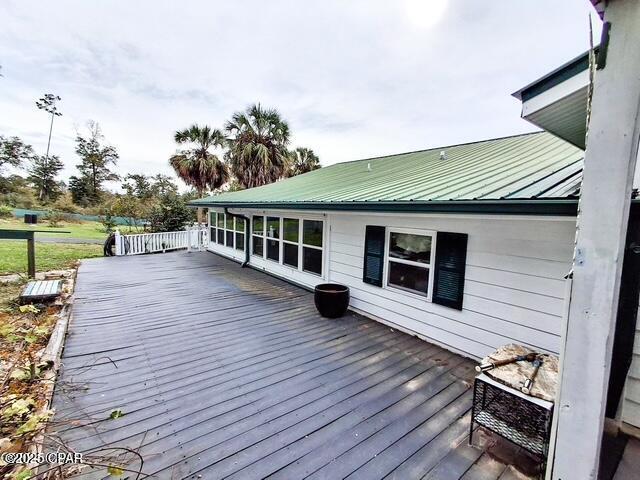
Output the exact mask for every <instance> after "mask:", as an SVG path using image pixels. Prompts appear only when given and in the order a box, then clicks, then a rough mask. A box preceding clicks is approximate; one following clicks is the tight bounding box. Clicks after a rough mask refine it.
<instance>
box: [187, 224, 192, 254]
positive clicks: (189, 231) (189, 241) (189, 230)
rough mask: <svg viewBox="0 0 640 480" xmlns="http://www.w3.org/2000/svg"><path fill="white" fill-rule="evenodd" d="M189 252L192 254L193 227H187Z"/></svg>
mask: <svg viewBox="0 0 640 480" xmlns="http://www.w3.org/2000/svg"><path fill="white" fill-rule="evenodd" d="M187 252H189V253H191V225H187Z"/></svg>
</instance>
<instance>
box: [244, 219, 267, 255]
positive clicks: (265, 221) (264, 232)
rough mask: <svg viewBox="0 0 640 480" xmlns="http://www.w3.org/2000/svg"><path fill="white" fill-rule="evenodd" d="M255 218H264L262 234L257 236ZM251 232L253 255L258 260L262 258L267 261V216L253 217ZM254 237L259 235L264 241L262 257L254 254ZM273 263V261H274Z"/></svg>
mask: <svg viewBox="0 0 640 480" xmlns="http://www.w3.org/2000/svg"><path fill="white" fill-rule="evenodd" d="M253 217H262V233H260V234H257V233H254V232H253ZM249 230H250V235H251V242H250V244H251V245H250V247H251V255H252V256H254V257H256V258H262V259H266V258H267V257H266V252H267V242H266V241H265V238H266V236H267V235H266V231H267V216H266V215H251V228H250V229H249ZM254 235H258V236H259V237H260V239H261V240H262V255H257V254H255V253H253V236H254ZM272 261H273V260H272Z"/></svg>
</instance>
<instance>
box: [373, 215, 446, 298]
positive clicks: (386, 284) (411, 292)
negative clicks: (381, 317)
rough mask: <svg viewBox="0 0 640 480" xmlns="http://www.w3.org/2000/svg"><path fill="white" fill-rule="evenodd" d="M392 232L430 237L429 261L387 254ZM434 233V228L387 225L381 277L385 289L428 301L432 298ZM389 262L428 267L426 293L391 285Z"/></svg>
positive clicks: (434, 256)
mask: <svg viewBox="0 0 640 480" xmlns="http://www.w3.org/2000/svg"><path fill="white" fill-rule="evenodd" d="M392 233H407V234H410V235H421V236H423V237H431V256H430V257H429V263H428V264H424V263H421V262H414V261H412V260H403V259H401V258H393V257H390V255H389V250H390V248H391V234H392ZM436 233H437V232H435V231H434V230H422V229H417V228H397V227H387V233H386V237H387V238H386V242H385V248H384V269H383V277H384V283H383V285H384V288H385V289H387V290H393V291H394V292H400V293H403V294H405V295H411V296H412V297H417V298H421V299H423V300H424V299H426V300H427V301H428V302H430V301H431V299H432V298H433V276H434V261H435V258H436V248H437V247H436V236H437V235H436ZM389 262H396V263H404V264H405V265H412V266H415V267H420V268H426V269H429V288H428V291H427V293H426V294H423V293H419V292H417V291H415V290H411V289H408V288H402V287H400V286H398V285H393V284H390V283H389Z"/></svg>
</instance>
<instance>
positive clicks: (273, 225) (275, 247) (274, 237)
mask: <svg viewBox="0 0 640 480" xmlns="http://www.w3.org/2000/svg"><path fill="white" fill-rule="evenodd" d="M266 225H267V232H266V237H267V258H268V259H269V260H273V261H275V262H279V261H280V218H278V217H267V224H266Z"/></svg>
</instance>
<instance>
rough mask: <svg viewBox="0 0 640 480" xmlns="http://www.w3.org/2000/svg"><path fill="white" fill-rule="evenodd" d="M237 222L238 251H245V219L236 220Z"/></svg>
mask: <svg viewBox="0 0 640 480" xmlns="http://www.w3.org/2000/svg"><path fill="white" fill-rule="evenodd" d="M235 221H236V229H235V231H236V233H235V236H236V250H242V251H244V219H243V218H238V217H236V218H235Z"/></svg>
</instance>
